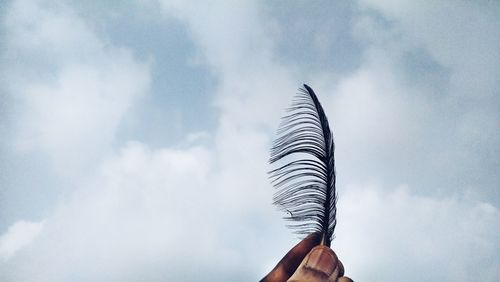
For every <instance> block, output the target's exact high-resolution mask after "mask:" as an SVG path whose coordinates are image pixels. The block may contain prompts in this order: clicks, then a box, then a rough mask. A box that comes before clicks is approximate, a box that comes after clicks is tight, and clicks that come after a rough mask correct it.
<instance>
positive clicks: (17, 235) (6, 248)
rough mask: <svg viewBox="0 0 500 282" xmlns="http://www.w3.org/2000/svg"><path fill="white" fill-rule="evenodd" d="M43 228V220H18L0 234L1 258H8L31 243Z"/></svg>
mask: <svg viewBox="0 0 500 282" xmlns="http://www.w3.org/2000/svg"><path fill="white" fill-rule="evenodd" d="M42 228H43V222H29V221H18V222H16V223H14V224H13V225H12V226H11V227H9V229H8V230H7V231H6V232H5V233H4V234H2V235H1V236H0V259H1V260H8V259H9V258H11V257H12V256H13V255H15V254H16V252H18V251H19V250H21V249H22V248H23V247H25V246H27V245H29V244H30V243H31V242H32V241H33V239H35V238H36V236H37V235H38V234H39V233H40V231H41V230H42Z"/></svg>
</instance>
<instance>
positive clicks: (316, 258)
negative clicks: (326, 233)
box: [305, 246, 337, 276]
mask: <svg viewBox="0 0 500 282" xmlns="http://www.w3.org/2000/svg"><path fill="white" fill-rule="evenodd" d="M336 266H337V259H336V258H335V255H334V254H333V252H332V251H331V250H330V249H328V248H327V247H324V246H316V247H314V248H313V249H312V251H311V253H310V254H309V258H308V259H307V262H306V265H305V267H307V268H311V269H314V270H316V271H319V272H322V273H324V274H325V275H326V276H330V275H331V274H332V273H333V271H334V270H335V267H336Z"/></svg>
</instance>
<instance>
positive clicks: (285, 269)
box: [261, 233, 321, 282]
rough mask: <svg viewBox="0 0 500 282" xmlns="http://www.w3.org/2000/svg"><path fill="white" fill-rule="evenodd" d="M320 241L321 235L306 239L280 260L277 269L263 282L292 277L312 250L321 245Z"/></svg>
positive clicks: (311, 235) (314, 234) (277, 281)
mask: <svg viewBox="0 0 500 282" xmlns="http://www.w3.org/2000/svg"><path fill="white" fill-rule="evenodd" d="M320 240H321V236H320V234H319V233H312V234H310V235H309V236H307V237H306V238H304V239H303V240H302V241H300V242H299V243H298V244H297V245H295V247H293V248H292V249H291V250H290V251H289V252H288V253H287V254H286V255H285V256H284V257H283V258H282V259H281V260H280V262H279V263H278V264H277V265H276V267H274V269H273V270H272V271H271V272H270V273H269V274H268V275H266V277H264V278H263V279H262V280H261V282H267V281H273V282H275V281H276V282H279V281H286V280H287V279H288V278H290V276H292V274H293V273H294V272H295V270H296V269H297V267H298V266H299V265H300V263H301V262H302V260H303V259H304V257H305V256H306V255H307V254H308V253H309V252H310V251H311V249H312V248H313V247H314V246H316V245H318V244H319V243H320Z"/></svg>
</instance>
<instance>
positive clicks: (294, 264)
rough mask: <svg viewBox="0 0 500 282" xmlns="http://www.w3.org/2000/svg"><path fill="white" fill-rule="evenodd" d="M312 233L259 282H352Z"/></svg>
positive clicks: (336, 260) (335, 257) (319, 237)
mask: <svg viewBox="0 0 500 282" xmlns="http://www.w3.org/2000/svg"><path fill="white" fill-rule="evenodd" d="M320 240H321V236H320V234H318V233H313V234H310V235H309V236H307V237H306V238H305V239H304V240H302V241H301V242H300V243H298V244H297V245H296V246H295V247H293V248H292V249H291V250H290V251H289V252H288V253H287V254H286V255H285V256H284V257H283V258H282V259H281V261H280V262H279V263H278V265H276V267H274V269H273V270H272V271H271V272H270V273H269V274H268V275H267V276H266V277H264V278H263V279H262V280H261V282H284V281H288V282H349V281H350V282H353V281H352V280H351V279H350V278H348V277H344V276H343V275H344V266H343V265H342V263H341V262H340V260H339V259H338V258H337V255H336V254H335V253H334V252H333V250H332V249H330V248H328V247H326V246H321V245H320V246H318V244H319V243H320Z"/></svg>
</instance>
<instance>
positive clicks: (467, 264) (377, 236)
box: [334, 185, 500, 281]
mask: <svg viewBox="0 0 500 282" xmlns="http://www.w3.org/2000/svg"><path fill="white" fill-rule="evenodd" d="M345 191H346V192H345V193H344V195H343V197H341V199H340V201H339V203H340V206H339V214H340V218H339V224H338V232H337V240H336V241H334V248H337V249H338V253H339V257H340V258H341V259H343V262H344V265H346V271H348V273H350V274H352V277H356V278H357V279H358V280H361V281H435V280H444V281H471V280H478V281H494V280H495V279H496V278H497V277H498V275H499V272H498V266H499V265H500V260H499V258H498V256H497V254H498V251H499V250H500V249H499V246H498V244H497V240H498V239H497V235H498V232H500V214H499V211H498V209H497V208H495V207H493V206H492V205H491V204H489V203H484V202H478V201H476V200H472V199H469V198H468V197H467V195H466V194H462V195H460V196H448V197H446V198H438V199H436V198H432V197H425V196H418V195H415V194H412V193H411V191H410V190H409V189H408V187H405V186H400V187H399V188H397V189H387V188H386V189H381V188H380V187H377V186H376V185H365V186H364V187H356V186H350V187H345Z"/></svg>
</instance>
